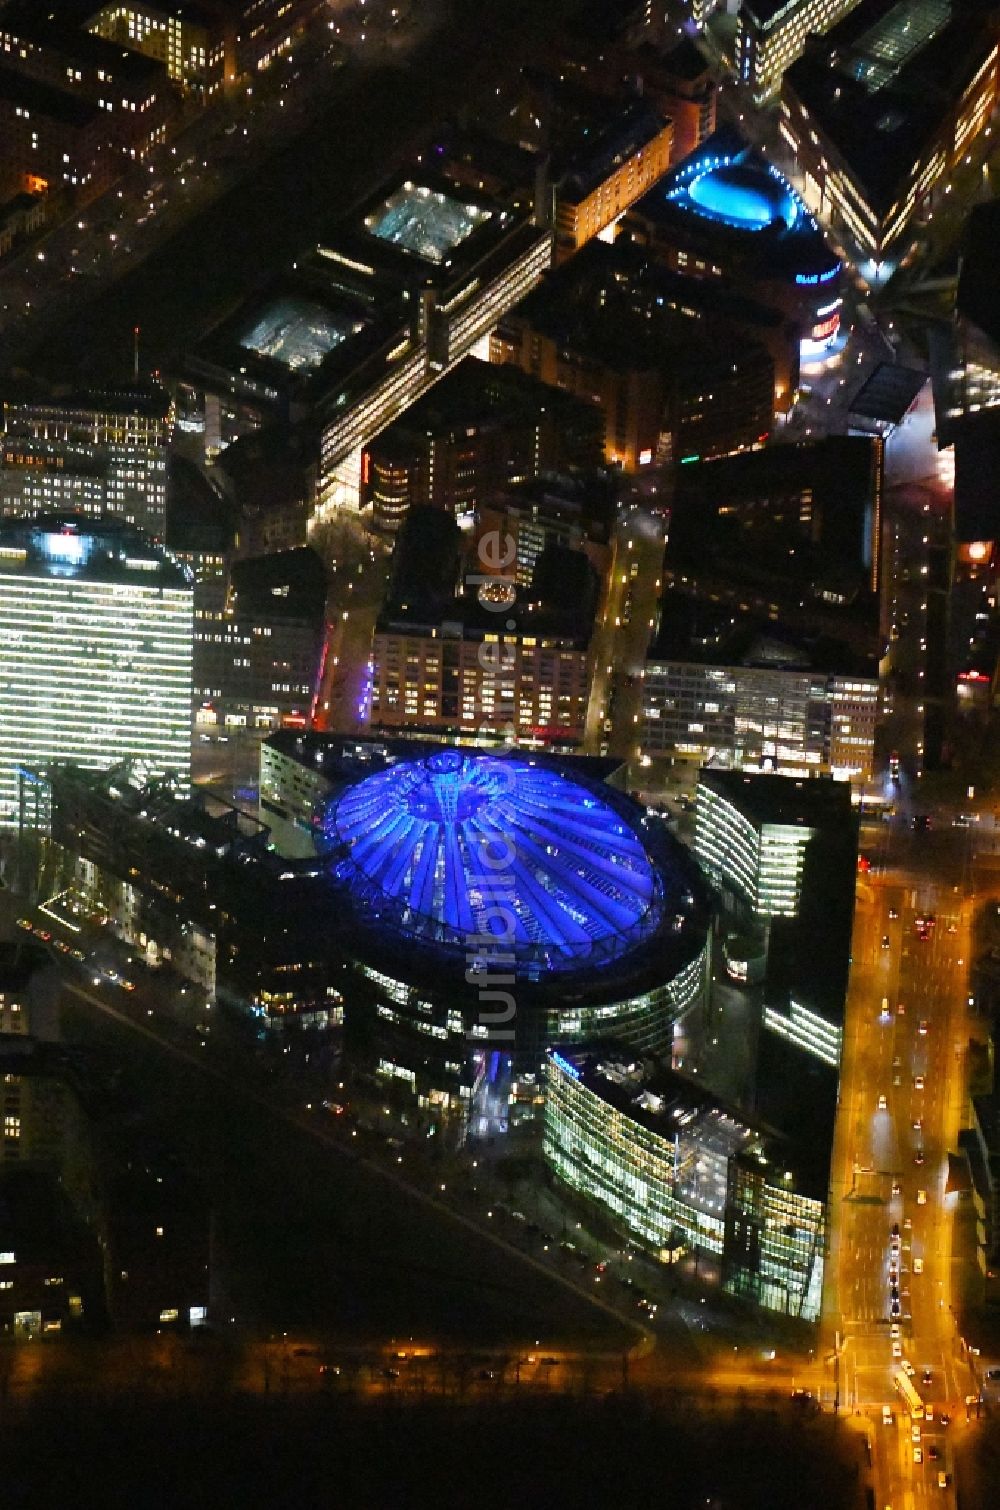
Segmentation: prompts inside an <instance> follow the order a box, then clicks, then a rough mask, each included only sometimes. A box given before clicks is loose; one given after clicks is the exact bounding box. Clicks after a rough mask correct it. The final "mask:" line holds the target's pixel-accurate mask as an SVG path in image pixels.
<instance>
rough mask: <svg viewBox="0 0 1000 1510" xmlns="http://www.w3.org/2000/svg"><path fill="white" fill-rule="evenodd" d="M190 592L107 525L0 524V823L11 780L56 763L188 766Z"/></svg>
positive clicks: (159, 561)
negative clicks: (129, 762) (26, 771)
mask: <svg viewBox="0 0 1000 1510" xmlns="http://www.w3.org/2000/svg"><path fill="white" fill-rule="evenodd" d="M193 622H194V621H193V589H192V586H191V583H190V582H189V581H188V579H187V576H186V574H185V572H184V570H183V568H181V567H180V566H178V565H177V564H176V563H175V562H173V561H172V560H171V558H169V557H168V556H167V555H166V554H165V553H164V552H163V551H162V550H160V549H159V548H158V547H156V546H154V545H153V544H152V543H151V542H150V541H149V540H148V538H147V537H146V536H144V535H142V534H140V533H139V532H138V531H136V530H130V529H128V528H127V527H126V526H121V525H119V524H118V522H117V521H109V520H105V521H94V520H89V519H84V518H83V517H82V516H79V515H74V516H68V515H43V516H39V517H38V518H36V519H34V520H27V521H21V520H11V521H8V522H6V523H5V524H3V525H2V526H0V823H11V822H15V821H17V816H18V803H19V779H20V778H19V771H21V770H23V769H27V770H28V771H31V772H35V771H43V770H45V769H46V768H47V767H48V766H50V765H51V764H52V763H53V762H55V761H72V762H75V763H76V764H79V765H81V766H84V767H88V768H91V769H101V768H106V767H109V766H112V765H116V764H118V763H120V762H122V761H136V762H141V763H142V764H143V766H144V767H145V769H146V770H147V772H148V773H149V774H150V775H161V774H164V773H166V772H168V771H169V772H173V773H174V774H175V775H176V776H178V777H179V778H180V780H181V781H182V782H186V780H187V778H188V775H189V772H190V768H191V658H192V643H193Z"/></svg>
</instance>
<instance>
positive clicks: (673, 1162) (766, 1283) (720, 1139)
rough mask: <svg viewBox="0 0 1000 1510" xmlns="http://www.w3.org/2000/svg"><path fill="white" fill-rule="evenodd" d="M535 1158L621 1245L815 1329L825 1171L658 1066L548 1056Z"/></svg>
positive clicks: (567, 1054)
mask: <svg viewBox="0 0 1000 1510" xmlns="http://www.w3.org/2000/svg"><path fill="white" fill-rule="evenodd" d="M543 1147H544V1153H545V1160H546V1163H547V1164H548V1166H549V1168H550V1169H551V1170H552V1172H553V1173H554V1174H555V1176H556V1178H557V1179H559V1180H560V1181H562V1182H563V1183H564V1184H565V1185H567V1186H568V1187H569V1188H570V1189H571V1190H573V1191H575V1192H576V1193H577V1195H579V1196H580V1197H582V1198H583V1199H585V1200H586V1201H587V1202H588V1203H589V1205H590V1206H591V1207H593V1208H596V1209H597V1210H598V1211H599V1212H600V1215H601V1217H602V1218H603V1220H604V1221H610V1222H611V1224H612V1225H613V1227H614V1228H615V1229H616V1230H617V1231H618V1232H619V1234H620V1235H621V1236H622V1237H623V1238H625V1239H626V1240H627V1241H629V1242H631V1243H634V1244H636V1245H637V1246H639V1247H642V1248H644V1249H645V1250H646V1251H647V1252H649V1253H651V1254H652V1255H653V1256H654V1257H656V1258H659V1259H660V1260H661V1261H662V1262H664V1263H672V1262H677V1261H678V1260H680V1259H682V1258H684V1257H693V1258H696V1259H697V1260H698V1263H699V1272H703V1271H707V1275H709V1276H711V1277H712V1278H714V1279H715V1280H716V1281H718V1282H721V1284H722V1285H723V1287H724V1288H725V1289H727V1290H728V1291H729V1292H730V1293H731V1294H733V1295H737V1296H740V1297H741V1298H743V1299H746V1300H749V1301H752V1302H754V1303H755V1304H757V1305H761V1306H763V1307H765V1308H766V1309H768V1310H773V1311H781V1312H784V1313H785V1314H786V1315H790V1316H796V1317H799V1318H801V1319H802V1320H805V1321H816V1320H818V1318H819V1312H820V1303H821V1297H822V1289H823V1262H824V1251H825V1241H826V1203H827V1183H828V1172H826V1170H825V1168H824V1167H823V1166H822V1163H821V1162H820V1165H819V1166H818V1167H814V1165H815V1163H816V1161H814V1160H812V1159H810V1158H809V1157H806V1158H802V1157H801V1156H800V1153H801V1150H799V1149H797V1148H795V1147H793V1146H792V1145H791V1143H790V1142H789V1141H788V1140H787V1139H784V1138H781V1137H779V1136H778V1135H777V1134H776V1133H775V1132H774V1131H773V1130H771V1129H765V1128H763V1127H760V1126H757V1125H755V1124H754V1123H753V1122H752V1121H751V1120H749V1119H748V1118H747V1117H746V1116H745V1115H744V1113H742V1112H740V1111H737V1110H735V1109H734V1108H732V1107H727V1106H726V1105H725V1104H724V1103H722V1102H721V1101H719V1100H718V1099H717V1098H716V1097H715V1096H713V1095H712V1093H711V1092H710V1091H709V1090H708V1089H707V1088H706V1087H704V1086H701V1085H698V1084H696V1083H695V1082H694V1081H692V1080H689V1079H688V1078H687V1077H686V1076H684V1075H680V1074H677V1073H676V1072H674V1071H673V1070H671V1069H670V1068H669V1066H668V1065H667V1064H666V1063H663V1064H660V1063H657V1061H655V1060H651V1059H646V1060H644V1061H642V1062H640V1061H639V1060H637V1059H635V1058H633V1057H632V1056H631V1055H630V1054H629V1053H628V1052H627V1051H622V1049H621V1048H620V1047H618V1046H616V1045H614V1044H608V1045H605V1046H602V1047H599V1048H597V1049H581V1050H577V1051H572V1050H570V1051H564V1052H556V1051H550V1053H549V1055H548V1058H547V1064H546V1097H545V1131H544V1141H543Z"/></svg>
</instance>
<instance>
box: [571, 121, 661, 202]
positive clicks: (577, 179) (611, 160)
mask: <svg viewBox="0 0 1000 1510" xmlns="http://www.w3.org/2000/svg"><path fill="white" fill-rule="evenodd" d="M666 124H667V122H666V121H665V120H664V118H663V116H662V115H660V114H659V113H658V112H657V111H656V110H654V109H653V107H652V106H651V105H650V104H649V103H648V102H647V101H645V100H641V99H640V100H635V101H633V102H632V103H630V104H627V105H624V106H622V105H621V104H619V103H618V102H617V101H616V102H609V104H608V110H607V115H606V118H605V120H604V121H603V122H602V123H601V124H600V125H598V126H592V127H591V128H589V129H588V130H587V131H586V132H585V133H584V139H583V140H581V141H580V142H579V143H578V145H577V147H576V149H575V150H574V151H573V152H572V153H571V154H570V155H569V157H568V158H567V159H566V160H565V161H564V162H562V163H561V164H559V165H558V166H557V168H556V174H555V176H556V177H557V178H558V179H559V192H560V194H561V195H562V197H563V198H564V199H567V200H570V201H572V202H574V203H577V202H579V201H580V200H582V199H586V197H587V195H588V194H591V193H593V191H594V189H596V188H597V187H598V185H599V184H601V183H603V182H604V180H605V179H606V178H607V177H608V176H609V174H610V173H611V172H612V171H613V170H614V169H615V168H617V167H619V166H620V164H621V163H623V162H625V161H626V160H627V159H628V158H630V157H634V156H635V155H636V154H637V153H638V152H640V151H641V150H642V148H644V147H646V146H648V145H649V143H650V142H651V141H653V140H655V138H656V137H657V136H659V135H660V133H661V132H662V131H663V130H664V129H665V127H666Z"/></svg>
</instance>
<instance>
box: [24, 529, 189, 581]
mask: <svg viewBox="0 0 1000 1510" xmlns="http://www.w3.org/2000/svg"><path fill="white" fill-rule="evenodd" d="M0 546H2V547H3V560H2V562H0V569H2V573H3V575H4V576H7V577H9V576H11V575H13V574H16V573H22V572H23V573H24V574H25V575H26V576H29V577H39V576H42V577H51V578H53V579H56V580H62V579H65V580H71V579H75V580H77V581H84V582H127V583H129V584H131V585H133V586H136V587H138V586H143V587H148V588H166V589H173V590H176V589H184V588H187V587H189V586H190V581H189V578H188V574H187V572H186V571H185V570H184V568H183V567H182V566H180V565H179V564H178V563H177V562H176V561H174V560H173V559H172V558H171V557H170V556H169V555H168V554H167V553H166V552H165V551H164V550H163V548H162V547H161V546H159V545H157V544H156V543H155V542H154V541H153V540H152V539H151V538H150V537H149V536H148V535H146V534H144V533H143V531H142V530H138V529H134V528H133V527H132V526H131V525H127V524H123V522H122V521H121V519H119V518H115V517H112V516H111V515H104V516H102V517H101V518H97V519H95V518H92V517H91V516H89V515H85V514H72V513H60V514H35V515H34V516H33V517H31V518H29V519H5V520H2V521H0Z"/></svg>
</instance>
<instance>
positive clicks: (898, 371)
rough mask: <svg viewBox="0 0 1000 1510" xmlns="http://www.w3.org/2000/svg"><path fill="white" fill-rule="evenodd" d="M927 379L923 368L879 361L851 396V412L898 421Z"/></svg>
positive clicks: (880, 420) (869, 417)
mask: <svg viewBox="0 0 1000 1510" xmlns="http://www.w3.org/2000/svg"><path fill="white" fill-rule="evenodd" d="M926 381H927V374H926V373H925V372H917V371H916V370H915V369H914V368H912V367H901V366H899V365H898V364H897V363H895V362H880V363H879V365H878V366H877V367H876V368H875V371H874V372H873V373H871V374H870V376H869V377H867V378H866V379H865V381H864V382H863V383H862V384H861V387H860V388H859V389H858V391H857V393H856V394H855V395H854V397H853V399H852V400H851V408H850V412H851V414H857V415H859V416H860V417H861V418H862V419H874V420H878V421H879V422H880V423H882V424H888V425H898V424H899V423H900V421H901V420H902V418H903V416H904V414H905V413H906V411H907V410H908V409H909V407H910V405H911V404H912V403H913V401H914V399H915V398H916V397H917V394H918V393H919V392H920V390H921V388H922V387H923V386H924V384H925V383H926Z"/></svg>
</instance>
